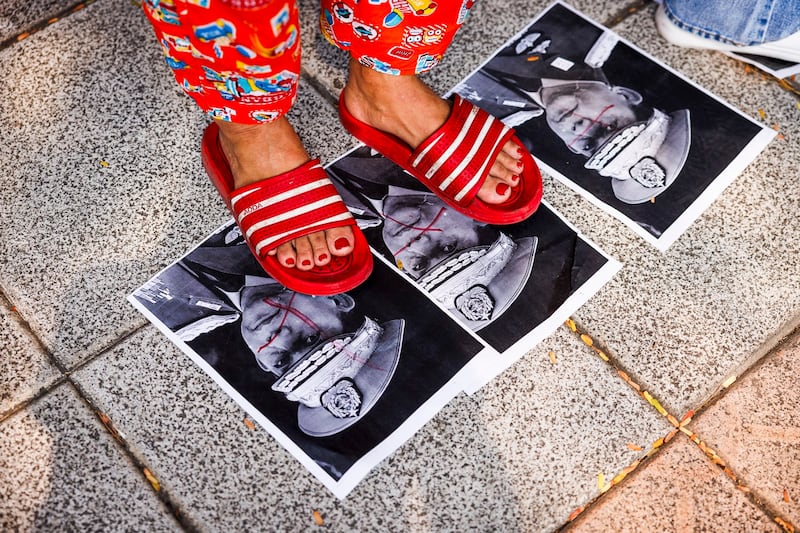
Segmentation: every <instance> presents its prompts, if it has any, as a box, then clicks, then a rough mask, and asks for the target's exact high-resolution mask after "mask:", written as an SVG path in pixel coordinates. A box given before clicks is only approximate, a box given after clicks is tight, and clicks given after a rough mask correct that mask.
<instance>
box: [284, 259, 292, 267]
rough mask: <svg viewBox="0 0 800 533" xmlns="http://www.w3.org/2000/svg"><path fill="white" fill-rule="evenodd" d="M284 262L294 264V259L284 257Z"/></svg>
mask: <svg viewBox="0 0 800 533" xmlns="http://www.w3.org/2000/svg"><path fill="white" fill-rule="evenodd" d="M284 263H286V264H287V265H289V266H292V265H293V264H294V259H292V258H291V257H287V258H286V259H284Z"/></svg>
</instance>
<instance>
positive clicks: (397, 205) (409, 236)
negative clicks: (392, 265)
mask: <svg viewBox="0 0 800 533" xmlns="http://www.w3.org/2000/svg"><path fill="white" fill-rule="evenodd" d="M383 215H384V222H383V241H384V243H385V244H386V247H387V248H389V251H391V253H392V255H393V256H394V259H395V261H396V262H397V263H398V264H399V265H401V268H402V269H403V270H404V271H406V272H408V274H409V275H410V276H411V277H412V278H414V279H417V278H419V277H420V276H422V275H423V274H424V273H425V271H426V270H428V269H429V268H430V267H432V266H434V265H436V264H437V263H438V262H440V261H441V260H443V259H445V258H446V257H448V256H449V255H451V254H452V253H453V252H455V251H457V250H463V249H466V248H471V247H473V246H477V245H478V244H480V235H479V230H480V228H481V227H482V226H483V225H482V224H480V223H479V222H475V221H473V220H472V219H470V218H468V217H466V216H464V215H462V214H460V213H458V212H456V211H454V210H452V209H450V208H449V207H448V206H447V205H446V204H445V203H444V202H442V201H441V200H439V199H438V198H437V197H436V196H434V195H432V194H425V193H418V194H402V195H390V196H387V197H386V199H385V200H384V202H383Z"/></svg>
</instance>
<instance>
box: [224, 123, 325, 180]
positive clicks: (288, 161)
mask: <svg viewBox="0 0 800 533" xmlns="http://www.w3.org/2000/svg"><path fill="white" fill-rule="evenodd" d="M219 127H220V128H219V131H220V138H219V141H220V147H221V148H222V152H223V153H224V154H225V157H226V158H227V159H228V164H229V165H230V169H231V173H232V174H233V181H234V185H235V186H236V188H239V187H242V186H244V185H247V184H250V183H253V182H256V181H260V180H263V179H265V178H270V177H272V176H276V175H278V174H282V173H284V172H287V171H289V170H292V169H294V168H297V167H299V166H300V165H302V164H303V163H305V162H307V161H308V160H309V159H310V157H309V155H308V152H306V150H305V148H304V147H303V143H302V141H301V140H300V138H299V137H298V135H297V133H296V132H295V131H294V129H293V128H292V126H291V124H290V123H289V121H288V120H286V118H285V117H281V118H280V119H278V120H277V121H275V122H270V123H267V124H235V123H231V122H224V123H223V122H221V123H220V124H219Z"/></svg>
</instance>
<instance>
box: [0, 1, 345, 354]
mask: <svg viewBox="0 0 800 533" xmlns="http://www.w3.org/2000/svg"><path fill="white" fill-rule="evenodd" d="M76 36H81V37H80V39H77V38H76ZM41 50H48V51H49V53H48V54H42V53H41ZM0 63H2V65H3V69H4V76H3V78H2V80H1V81H0V202H1V203H2V205H3V210H2V212H0V284H2V285H3V286H4V287H5V288H6V290H7V292H8V295H9V298H10V299H11V300H12V301H13V302H14V304H15V305H16V306H17V308H18V309H19V311H20V313H21V314H22V316H24V317H25V319H26V320H27V321H28V322H29V323H30V324H31V327H32V329H33V330H34V331H35V332H36V334H37V335H38V336H39V337H40V338H41V339H42V340H43V342H44V343H45V345H46V346H47V347H48V349H49V350H51V351H52V352H53V353H54V354H55V356H56V357H58V358H59V359H60V360H61V361H63V362H64V364H65V365H66V366H67V367H72V366H73V365H75V364H77V363H79V362H80V361H82V360H84V359H85V358H86V357H87V356H89V355H91V354H93V353H96V352H98V351H99V350H101V349H102V348H103V347H105V346H107V345H109V344H110V343H111V342H113V341H114V340H115V339H117V338H119V337H120V336H121V335H124V334H126V333H127V332H130V331H131V330H133V329H135V328H136V327H139V326H141V325H142V324H143V323H144V319H143V317H142V316H141V315H139V314H138V313H136V312H135V311H134V310H133V309H132V308H131V306H130V305H128V303H127V302H126V301H125V295H126V294H128V293H129V292H130V291H131V290H133V289H134V288H135V287H137V286H138V285H140V284H141V283H142V282H143V281H144V280H146V279H148V278H149V277H150V276H151V275H152V274H154V273H155V272H157V271H158V270H160V269H161V268H163V266H165V265H166V264H168V263H170V262H172V261H173V260H174V259H176V258H177V257H179V256H180V255H181V254H183V253H184V252H185V251H186V250H187V249H188V248H189V247H191V246H193V245H194V244H195V243H196V242H197V241H199V240H200V239H201V238H202V237H204V236H205V235H207V234H208V233H210V232H211V231H212V230H214V229H215V228H217V227H218V226H219V225H220V224H221V223H222V222H223V221H224V220H226V219H227V218H228V214H227V212H226V211H225V208H224V204H223V203H222V201H221V200H220V199H219V198H218V195H217V193H216V191H215V190H214V188H213V186H212V185H211V183H210V182H209V180H208V179H207V177H206V176H205V172H204V171H203V169H202V166H201V162H200V153H199V143H200V136H201V134H202V131H203V128H204V126H205V124H206V119H205V117H204V116H203V114H202V113H201V112H200V111H199V110H198V109H197V108H196V107H195V105H194V103H193V102H192V101H191V100H190V99H189V98H187V97H186V96H184V95H183V93H182V91H181V90H180V89H179V88H178V86H177V85H176V84H175V82H174V79H173V78H172V75H171V73H170V72H169V69H168V67H167V66H166V64H165V63H164V61H163V59H162V57H161V52H160V48H159V46H158V45H157V43H156V41H155V38H154V37H153V35H152V31H151V29H150V26H149V24H148V23H147V21H146V20H145V18H144V15H143V14H142V13H141V12H140V11H139V9H138V8H136V7H135V6H133V5H132V4H131V3H130V2H128V1H127V0H105V1H103V2H97V3H95V4H92V5H90V6H89V7H87V8H86V9H84V10H82V11H80V12H78V13H76V14H74V15H71V16H69V17H67V18H65V19H63V20H61V21H59V22H57V23H56V24H54V25H52V26H50V27H48V28H47V29H46V30H43V31H42V32H39V33H36V34H34V35H33V36H32V37H30V38H29V39H26V40H24V41H22V42H21V43H19V44H17V45H14V46H12V47H11V48H9V49H6V50H4V51H0ZM302 90H303V95H301V96H302V97H301V104H300V105H298V106H297V108H296V109H295V110H294V111H293V113H292V119H293V120H294V121H295V122H296V123H297V124H298V129H299V130H300V132H301V134H302V135H303V137H304V138H305V139H306V141H307V145H308V148H309V150H310V151H311V152H312V153H314V154H315V155H319V156H322V157H323V158H326V159H331V158H332V157H334V156H336V155H338V154H339V153H341V152H343V151H344V150H345V149H346V148H347V146H349V145H351V144H352V140H351V139H350V138H349V137H348V136H346V135H345V134H344V132H343V130H342V129H341V128H340V127H339V126H338V122H336V115H335V112H334V110H333V108H332V107H331V106H330V105H329V104H328V103H327V102H326V101H324V100H323V99H322V98H320V97H319V96H318V95H317V94H316V93H314V92H313V91H311V90H309V89H308V88H303V89H302ZM45 95H46V97H43V96H45ZM332 124H336V125H335V126H332ZM348 143H349V144H348ZM32 216H33V218H35V219H36V224H31V223H30V221H31V218H32Z"/></svg>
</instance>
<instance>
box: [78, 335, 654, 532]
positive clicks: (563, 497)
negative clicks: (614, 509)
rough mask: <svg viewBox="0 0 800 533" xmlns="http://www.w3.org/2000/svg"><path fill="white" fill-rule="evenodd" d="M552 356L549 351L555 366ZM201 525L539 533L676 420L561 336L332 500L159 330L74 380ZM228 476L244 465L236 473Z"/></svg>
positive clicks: (463, 400) (449, 410) (454, 406)
mask: <svg viewBox="0 0 800 533" xmlns="http://www.w3.org/2000/svg"><path fill="white" fill-rule="evenodd" d="M548 351H553V352H554V353H555V354H556V359H557V362H556V364H555V365H553V364H552V363H551V361H550V358H549V357H548ZM74 377H75V379H76V381H77V382H79V383H80V384H81V386H82V388H83V389H85V390H86V391H87V393H88V394H89V396H90V397H91V398H92V400H93V401H94V402H96V403H97V405H99V406H100V408H101V409H103V410H104V411H105V412H107V413H108V414H109V416H111V418H112V420H113V421H114V423H115V425H116V426H117V428H118V429H119V430H120V431H121V432H122V433H123V434H124V435H125V436H126V438H127V440H128V442H129V445H130V446H131V448H132V449H133V450H134V453H136V454H137V455H138V456H140V457H141V458H142V459H143V460H144V461H145V462H146V463H147V464H148V465H151V467H152V468H153V470H154V472H155V474H156V475H157V477H158V478H159V480H160V482H161V484H162V486H163V487H165V489H166V490H167V491H168V492H169V494H170V496H171V498H172V499H173V501H175V502H176V503H177V505H178V506H179V507H180V509H181V512H182V513H183V514H184V515H185V516H187V517H188V518H189V520H190V521H191V522H192V523H193V524H195V525H196V526H197V527H199V528H201V529H206V528H208V529H214V530H220V531H228V530H242V529H247V528H249V527H253V526H254V525H256V524H257V525H258V527H260V528H263V529H269V530H283V531H299V530H305V529H307V528H309V527H311V525H312V524H313V519H312V511H313V510H314V509H316V510H319V511H320V513H321V514H322V516H323V519H324V520H325V523H326V524H328V525H329V526H330V527H331V528H332V529H334V530H359V531H407V530H416V531H419V530H432V531H440V530H452V531H464V530H468V529H472V530H475V529H477V530H490V529H498V530H506V531H522V530H524V531H546V530H552V529H553V528H555V527H557V526H559V525H561V524H563V523H564V522H566V519H567V517H568V515H569V514H570V512H571V511H572V510H573V509H574V508H577V507H578V506H580V505H584V504H585V503H587V502H588V501H589V500H590V499H591V498H593V497H594V496H596V495H597V494H598V489H597V482H596V477H597V473H598V472H601V471H602V472H605V473H606V475H607V477H608V479H611V477H613V475H615V474H616V473H617V472H618V471H620V470H622V469H623V468H624V467H626V466H628V465H629V464H630V463H631V462H633V461H634V460H636V458H637V457H638V456H639V455H641V454H643V453H644V452H633V451H631V450H629V449H628V448H627V447H626V444H627V443H628V442H634V443H639V444H640V445H641V446H642V447H643V448H644V449H645V450H647V449H648V448H649V445H650V444H649V443H652V442H654V441H655V440H656V439H658V438H659V437H661V436H663V435H665V434H666V433H667V432H668V430H669V426H668V424H667V423H666V422H665V421H664V419H663V418H662V417H661V416H660V415H658V414H657V413H656V412H655V411H654V410H653V409H652V408H651V407H650V406H649V405H647V403H646V402H644V401H643V400H642V399H641V398H639V397H638V396H637V395H636V394H635V393H634V392H633V391H632V390H631V389H630V388H628V387H627V386H626V385H624V383H623V382H622V381H621V380H620V379H619V378H618V377H617V375H616V373H614V372H613V370H612V369H611V368H610V367H608V366H607V365H606V364H604V363H602V362H601V361H600V360H599V359H597V358H596V357H595V356H594V355H593V354H592V353H591V352H590V351H589V350H588V349H587V348H586V347H585V346H584V345H583V344H581V343H580V341H578V340H577V339H575V338H574V336H573V335H572V334H571V333H569V332H568V331H566V330H565V329H563V328H562V329H561V330H560V331H559V333H558V334H557V335H555V336H554V337H552V338H551V339H549V340H547V341H545V342H544V343H543V344H542V345H540V346H538V347H537V348H536V350H534V351H533V352H532V353H531V354H529V355H527V356H526V357H524V358H523V359H522V360H520V361H519V362H518V363H517V364H516V365H514V366H513V367H512V368H511V369H509V370H508V371H506V372H505V373H504V374H502V375H501V377H500V378H499V379H497V380H495V381H493V382H491V383H490V384H489V385H487V386H486V387H485V388H484V389H482V390H481V391H480V392H478V393H477V394H476V395H475V396H474V397H466V396H464V395H461V396H459V397H457V398H456V399H455V400H453V401H452V402H451V403H450V404H448V405H447V406H446V407H445V408H444V409H443V410H442V411H441V412H439V413H438V414H437V415H436V416H435V417H434V419H433V420H432V421H431V422H429V423H428V424H427V425H425V426H424V427H423V428H422V429H421V430H420V431H419V432H418V433H417V434H416V435H415V436H413V437H412V438H411V440H410V441H409V442H407V443H406V444H405V445H403V446H402V447H401V448H400V449H399V450H398V451H397V452H396V453H394V454H393V455H391V456H390V457H389V458H388V459H387V460H385V461H384V462H383V463H381V464H380V465H378V467H376V469H375V470H374V471H373V472H371V473H370V474H369V475H368V476H367V478H366V479H364V480H363V481H362V482H361V483H360V484H359V485H358V486H357V487H356V488H355V490H354V491H353V492H352V493H351V494H350V495H349V496H348V497H347V498H346V499H345V500H344V501H339V500H337V499H336V498H334V497H333V496H332V495H331V494H330V493H329V492H328V491H327V490H326V489H325V488H324V487H323V486H322V485H321V484H319V483H318V482H316V481H315V480H314V479H313V478H312V477H311V475H310V474H308V473H307V472H306V471H305V469H304V468H303V467H302V466H301V465H300V463H299V462H297V461H296V460H295V459H294V458H292V457H291V456H290V455H289V454H288V452H286V451H284V450H283V449H282V448H281V446H280V445H279V444H277V442H276V441H275V440H273V439H272V438H271V437H270V436H269V435H268V434H267V432H266V431H264V430H262V429H261V428H258V427H257V428H256V429H255V430H250V429H248V427H247V426H246V425H245V424H244V412H243V411H242V410H240V409H239V408H238V407H237V406H236V404H235V403H234V402H233V401H232V400H230V399H229V398H228V397H227V396H226V395H225V394H224V393H223V392H222V391H221V389H219V388H218V387H217V386H216V385H215V384H214V383H213V382H212V381H211V379H210V378H208V377H206V375H205V374H203V373H202V371H201V370H199V369H198V368H197V367H195V365H194V364H193V363H192V362H191V361H190V360H189V358H188V357H186V356H184V355H183V354H182V353H180V352H179V351H178V349H177V348H175V347H173V346H172V345H171V344H170V343H169V342H168V341H167V340H166V339H165V338H164V337H163V336H162V335H161V334H160V333H159V332H157V331H156V330H155V329H154V328H151V327H147V328H144V329H143V330H142V331H140V332H138V333H137V334H136V335H134V336H132V337H131V338H129V339H127V340H126V342H125V343H124V344H122V345H120V346H119V347H117V348H116V349H115V350H113V351H112V352H110V353H108V354H104V355H103V356H101V357H99V358H98V359H96V360H94V361H92V362H91V363H90V364H88V365H87V366H86V367H84V368H83V369H81V370H80V371H78V372H77V373H76V374H75V375H74ZM232 473H235V475H233V474H232Z"/></svg>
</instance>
